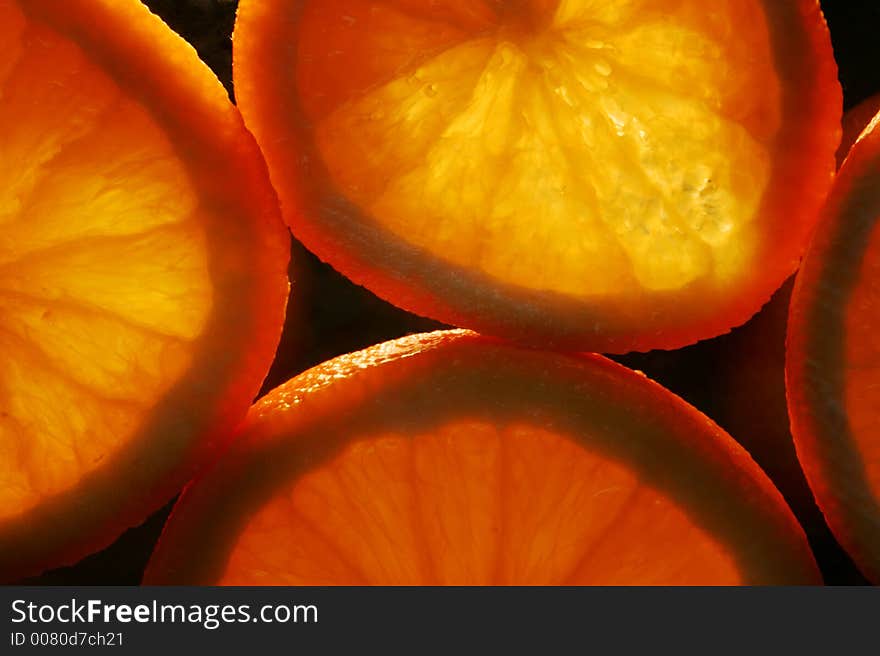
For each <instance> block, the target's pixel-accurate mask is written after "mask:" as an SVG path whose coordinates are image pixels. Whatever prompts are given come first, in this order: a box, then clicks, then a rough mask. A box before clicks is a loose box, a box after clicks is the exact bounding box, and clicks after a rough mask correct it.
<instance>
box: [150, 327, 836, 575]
mask: <svg viewBox="0 0 880 656" xmlns="http://www.w3.org/2000/svg"><path fill="white" fill-rule="evenodd" d="M817 580H818V573H817V570H816V567H815V565H814V563H813V559H812V556H811V554H810V551H809V548H808V546H807V544H806V541H805V539H804V536H803V533H802V532H801V530H800V527H799V526H798V525H797V523H796V522H795V520H794V518H793V516H792V515H791V512H790V511H789V510H788V508H787V507H786V506H785V504H784V502H783V501H782V497H781V496H780V495H779V493H778V492H777V491H776V489H775V488H774V487H773V486H772V484H771V483H770V481H769V480H768V479H767V478H766V477H765V476H764V474H763V473H762V472H761V471H760V470H759V469H758V467H757V465H755V464H754V462H753V461H752V460H751V459H750V458H749V457H748V455H747V454H746V453H745V451H743V450H742V449H741V448H740V447H739V446H737V445H736V443H735V442H733V440H732V439H730V438H729V437H728V436H727V435H725V434H724V433H723V432H722V431H721V430H720V429H719V428H718V427H717V426H715V425H714V424H712V423H711V422H710V421H709V420H708V419H706V417H704V416H702V415H701V414H700V413H698V412H697V411H696V410H694V409H693V408H692V407H690V406H688V405H686V404H685V403H683V402H682V401H681V400H679V399H678V398H676V397H674V396H673V395H672V394H670V393H669V392H667V391H665V390H664V389H663V388H661V387H660V386H658V385H656V384H654V383H652V382H650V381H648V380H647V379H646V378H645V377H644V376H640V375H637V374H635V373H633V372H631V371H629V370H627V369H625V368H623V367H621V366H619V365H616V364H613V363H611V362H609V361H608V360H605V359H603V358H601V357H599V356H589V357H579V356H571V355H561V354H553V353H546V352H539V351H530V350H525V349H518V348H515V347H513V346H507V345H504V344H502V343H499V342H495V341H493V340H490V339H488V338H483V337H479V336H476V335H474V334H472V333H466V332H440V333H431V334H425V335H416V336H412V337H408V338H404V339H401V340H398V341H394V342H388V343H385V344H381V345H379V346H375V347H372V348H370V349H367V350H365V351H361V352H358V353H354V354H352V355H347V356H343V357H341V358H337V359H335V360H332V361H330V362H327V363H325V364H323V365H321V366H319V367H316V368H315V369H312V370H310V371H307V372H306V373H304V374H302V375H301V376H299V377H297V378H295V379H293V380H292V381H290V382H288V383H287V384H285V385H283V386H282V387H280V388H278V389H276V390H275V391H274V392H271V393H270V394H269V395H267V396H266V397H264V398H263V399H262V400H261V401H260V402H259V403H258V404H257V405H256V406H255V407H254V408H253V409H252V410H251V413H250V415H249V417H248V419H247V420H246V422H245V424H244V426H243V428H242V429H241V434H240V436H239V438H238V439H237V440H236V442H234V444H233V445H232V447H231V449H230V451H228V452H227V454H225V456H224V457H223V458H222V459H221V461H220V462H219V463H218V464H217V465H216V467H214V468H213V469H212V470H210V471H209V472H208V473H207V474H206V475H205V476H204V477H203V478H201V479H200V480H197V481H196V482H194V483H193V484H191V485H190V486H189V487H188V488H187V490H186V491H185V492H184V494H183V496H182V497H181V499H180V501H179V502H178V504H177V506H176V507H175V509H174V512H173V514H172V517H171V519H170V520H169V523H168V524H167V526H166V528H165V532H164V534H163V537H162V539H161V541H160V544H159V546H158V548H157V551H156V552H155V554H154V556H153V559H152V561H151V564H150V566H149V569H148V571H147V575H146V578H145V582H147V583H170V584H178V583H187V584H189V583H199V584H290V585H314V584H365V583H370V584H496V583H497V584H562V583H572V584H600V583H608V584H611V583H616V584H634V583H641V584H684V583H693V584H700V583H717V584H737V583H808V582H814V581H817Z"/></svg>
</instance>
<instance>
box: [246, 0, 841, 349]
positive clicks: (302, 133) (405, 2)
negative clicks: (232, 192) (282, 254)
mask: <svg viewBox="0 0 880 656" xmlns="http://www.w3.org/2000/svg"><path fill="white" fill-rule="evenodd" d="M234 77H235V87H236V99H237V101H238V103H239V106H240V107H241V110H242V114H243V115H244V118H245V121H246V123H247V124H248V126H249V127H250V128H251V130H252V131H253V132H254V134H255V136H256V137H257V140H258V142H259V143H260V145H261V147H262V149H263V151H264V153H265V155H266V158H267V162H268V164H269V169H270V175H271V177H272V180H273V182H274V184H275V186H276V188H277V189H278V192H279V195H280V198H281V201H282V211H283V214H284V216H285V218H286V220H287V221H288V223H289V224H290V225H291V227H292V228H293V230H294V232H295V234H296V235H297V236H298V237H299V238H300V239H301V240H302V241H303V242H304V243H305V244H306V246H307V247H309V248H310V249H312V250H313V251H314V252H316V253H317V254H318V255H319V256H320V257H321V258H323V259H324V260H326V261H328V262H329V263H330V264H332V265H333V266H334V267H336V268H338V269H339V270H340V271H341V272H342V273H344V274H346V275H347V276H349V277H350V278H351V279H353V280H354V281H355V282H358V283H360V284H363V285H365V286H367V287H369V288H370V289H371V290H373V291H374V292H376V293H378V294H379V295H381V296H383V297H384V298H386V299H388V300H390V301H392V302H394V303H396V304H398V305H400V306H401V307H404V308H406V309H409V310H411V311H414V312H416V313H419V314H423V315H426V316H430V317H433V318H436V319H439V320H442V321H444V322H446V323H451V324H454V325H459V326H463V327H467V328H472V329H476V330H478V331H480V332H483V333H487V334H495V335H499V336H503V337H508V338H514V339H517V340H524V341H528V342H532V343H537V344H542V345H547V344H552V345H556V346H565V347H574V348H577V349H580V350H591V351H605V352H611V351H613V352H622V351H628V350H633V349H639V350H646V349H649V348H660V347H662V348H673V347H677V346H681V345H683V344H686V343H690V342H693V341H695V340H697V339H700V338H704V337H709V336H712V335H717V334H719V333H721V332H724V331H726V330H729V329H730V328H731V327H732V326H734V325H737V324H740V323H743V322H744V321H745V320H746V319H748V318H749V317H750V316H751V315H752V314H754V313H755V312H756V311H757V310H758V309H759V308H760V306H761V305H762V304H763V303H764V302H766V301H767V299H768V298H769V297H770V295H771V293H772V292H773V291H774V290H775V289H776V288H777V287H778V286H779V285H780V284H781V283H782V281H783V280H784V279H785V278H786V277H787V276H789V275H790V274H791V273H792V272H793V271H794V270H795V268H796V266H797V264H798V261H799V258H800V256H801V255H802V252H803V249H804V246H805V243H806V240H807V237H808V235H809V233H810V230H811V228H812V226H813V223H814V219H815V217H816V214H817V212H818V210H819V208H820V206H821V203H822V201H823V199H824V198H825V196H826V194H827V191H828V188H829V186H830V184H831V179H832V174H833V171H834V152H835V148H836V147H837V145H838V141H839V138H840V113H841V92H840V88H839V84H838V82H837V79H836V66H835V64H834V60H833V57H832V51H831V43H830V39H829V36H828V31H827V29H826V26H825V22H824V19H823V17H822V14H821V12H820V9H819V5H818V2H817V0H718V1H716V2H713V3H712V10H711V11H707V9H706V4H705V2H702V1H697V0H620V1H617V2H595V1H594V0H530V1H528V2H523V1H513V0H507V1H504V0H499V1H489V0H438V1H437V2H430V3H425V2H419V1H413V0H305V1H303V2H287V1H286V0H242V1H241V2H240V4H239V12H238V19H237V23H236V28H235V34H234Z"/></svg>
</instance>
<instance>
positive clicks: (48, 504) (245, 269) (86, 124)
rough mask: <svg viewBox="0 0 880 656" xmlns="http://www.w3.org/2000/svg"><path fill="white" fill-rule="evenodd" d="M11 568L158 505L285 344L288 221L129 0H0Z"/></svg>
mask: <svg viewBox="0 0 880 656" xmlns="http://www.w3.org/2000/svg"><path fill="white" fill-rule="evenodd" d="M0 179H2V183H0V226H2V230H0V360H2V362H3V366H2V369H0V578H2V579H11V578H20V577H23V576H25V575H28V574H31V573H34V572H37V571H39V570H40V569H43V568H45V567H49V566H54V565H60V564H65V563H71V562H73V561H75V560H77V559H78V558H80V557H81V556H83V555H85V554H86V553H89V552H90V551H93V550H95V549H98V548H100V547H103V546H104V545H106V544H107V543H109V542H110V541H111V540H112V539H113V538H115V537H116V536H117V535H118V534H119V533H120V532H121V531H122V530H124V529H125V528H127V527H129V526H131V525H134V524H136V523H138V522H140V521H141V520H143V519H144V518H145V517H146V516H147V514H148V513H149V512H151V511H153V510H155V509H156V508H158V507H159V506H160V505H161V504H163V503H165V502H166V501H167V500H168V499H169V498H170V497H171V496H172V495H173V494H174V493H175V492H176V491H177V490H178V489H179V488H180V486H181V485H182V484H183V483H184V482H185V481H186V480H187V478H188V477H189V476H190V475H191V474H192V472H193V469H194V467H195V466H196V464H197V463H199V462H200V460H201V459H203V458H204V457H206V456H207V455H209V454H211V453H213V452H214V450H215V449H216V448H217V447H218V446H220V443H221V442H222V441H223V440H225V438H226V435H228V432H229V427H230V426H233V425H234V424H236V423H237V422H238V421H239V420H240V418H241V417H242V416H243V415H244V413H245V412H246V410H247V407H248V406H249V404H250V403H251V402H252V399H253V397H254V395H255V394H256V392H257V390H258V389H259V386H260V383H261V381H262V379H263V376H264V375H265V373H266V370H267V369H268V366H269V363H270V361H271V359H272V355H273V352H274V349H275V346H276V344H277V341H278V338H279V335H280V331H281V324H282V320H283V315H284V305H285V300H286V294H287V288H288V285H287V280H286V275H285V269H286V263H287V259H288V244H289V241H288V239H287V235H286V231H285V230H284V227H283V223H282V222H281V221H280V219H279V217H278V210H277V203H276V201H275V198H274V195H273V193H272V190H271V188H270V186H269V183H268V178H267V175H266V171H265V166H264V164H263V162H262V160H261V158H260V155H259V152H258V149H257V147H256V144H255V143H253V140H252V138H251V137H250V136H249V135H248V133H247V132H246V131H245V129H244V127H243V125H242V122H241V119H240V117H239V115H238V113H237V112H236V110H235V109H234V108H233V106H232V105H231V104H230V103H229V101H228V99H227V97H226V94H225V92H224V90H223V88H222V86H221V85H220V83H219V82H218V81H217V79H216V78H215V77H214V76H213V75H212V74H211V73H210V71H209V70H208V69H207V68H206V67H205V66H203V65H202V64H201V63H200V62H199V60H198V58H197V56H196V53H195V51H193V50H192V48H190V47H189V46H188V45H186V44H185V43H184V42H183V41H182V40H181V39H180V38H178V37H177V36H176V35H175V34H174V33H173V32H171V30H169V29H168V28H167V27H166V26H164V25H163V24H162V22H161V21H160V20H159V19H158V18H157V17H155V16H153V15H152V14H151V13H150V12H149V11H148V10H147V9H146V8H145V7H144V6H143V5H142V4H141V3H140V2H136V1H134V0H70V1H65V2H55V1H53V0H27V1H19V0H0Z"/></svg>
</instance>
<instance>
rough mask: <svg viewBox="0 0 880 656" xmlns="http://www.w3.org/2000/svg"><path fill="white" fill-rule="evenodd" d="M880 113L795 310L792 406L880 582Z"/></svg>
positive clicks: (848, 166) (849, 173) (858, 150)
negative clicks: (879, 385) (879, 126)
mask: <svg viewBox="0 0 880 656" xmlns="http://www.w3.org/2000/svg"><path fill="white" fill-rule="evenodd" d="M878 121H880V119H878V118H875V119H874V120H873V122H872V123H871V125H869V127H868V128H867V129H866V131H865V132H863V133H862V136H861V137H860V138H859V140H858V141H857V142H856V144H855V145H854V146H853V147H852V149H851V150H850V151H849V155H848V156H847V158H846V161H845V162H844V164H843V166H842V167H841V170H840V173H839V176H838V180H837V183H836V185H835V189H834V191H833V193H832V195H831V198H830V199H829V202H828V206H827V207H826V209H825V214H824V217H823V221H822V223H821V224H820V227H819V229H818V231H817V233H816V236H815V237H814V240H813V243H812V245H811V247H810V250H809V252H808V255H807V257H806V259H805V261H804V265H803V268H802V270H801V272H800V273H799V274H798V280H797V284H796V286H795V291H794V296H793V298H792V305H791V314H790V318H789V336H788V354H787V363H786V366H787V380H788V397H789V412H790V414H791V419H792V429H793V432H794V436H795V444H796V446H797V449H798V456H799V458H800V460H801V463H802V465H803V467H804V470H805V472H806V474H807V478H808V479H809V481H810V486H811V487H812V489H813V492H814V493H815V495H816V498H817V500H818V502H819V505H820V507H821V508H822V510H823V511H824V513H825V516H826V518H827V520H828V523H829V525H830V526H831V528H832V530H833V531H834V532H835V534H836V535H837V537H838V539H839V540H840V542H841V544H842V545H843V546H844V547H845V548H846V549H847V550H848V551H849V552H850V555H852V556H853V558H854V560H855V561H856V564H857V565H859V567H860V568H861V569H862V571H863V572H864V573H865V575H866V576H867V577H868V578H871V579H872V580H875V581H878V582H880V439H878V433H877V426H878V422H880V411H878V408H880V389H878V385H877V381H878V380H880V341H878V337H877V326H878V325H880V287H878V280H880V129H878V128H877V125H878Z"/></svg>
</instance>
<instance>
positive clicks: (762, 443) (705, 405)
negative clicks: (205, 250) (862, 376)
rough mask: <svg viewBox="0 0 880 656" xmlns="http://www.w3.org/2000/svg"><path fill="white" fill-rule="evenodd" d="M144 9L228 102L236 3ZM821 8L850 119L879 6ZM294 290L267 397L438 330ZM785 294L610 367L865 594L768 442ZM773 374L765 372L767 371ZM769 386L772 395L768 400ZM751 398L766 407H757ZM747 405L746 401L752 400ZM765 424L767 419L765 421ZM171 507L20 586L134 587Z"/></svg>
mask: <svg viewBox="0 0 880 656" xmlns="http://www.w3.org/2000/svg"><path fill="white" fill-rule="evenodd" d="M769 1H771V2H774V1H785V0H769ZM146 4H148V5H149V6H150V8H151V9H152V10H153V11H154V12H156V13H157V14H159V15H160V16H162V17H163V18H164V19H165V21H166V22H167V23H169V25H171V27H172V28H174V30H175V31H177V32H178V33H179V34H181V35H182V36H183V37H184V38H186V39H187V40H188V41H189V42H190V43H191V44H192V45H193V46H195V48H196V49H197V50H198V51H199V54H200V56H201V57H202V59H203V60H204V61H205V62H206V63H207V64H208V65H209V66H211V68H212V69H213V70H214V71H215V72H216V73H217V75H218V77H220V79H221V80H222V81H223V82H224V84H226V85H227V88H228V89H230V92H231V55H232V48H231V43H230V40H229V36H230V34H231V32H232V26H233V22H234V14H235V5H236V3H235V0H147V1H146ZM709 4H711V0H709ZM821 4H822V8H823V10H824V11H825V16H826V19H827V21H828V24H829V27H830V29H831V36H832V40H833V43H834V50H835V56H836V58H837V62H838V66H839V71H840V80H841V83H842V85H843V91H844V103H845V106H846V107H847V108H849V107H852V106H854V105H855V104H857V103H858V102H859V101H861V100H863V99H865V98H867V97H868V96H870V95H873V94H874V93H877V92H880V38H878V34H880V0H823V1H822V3H821ZM291 279H292V280H293V282H294V286H293V294H292V297H291V301H290V307H289V309H288V321H287V325H286V327H285V331H284V335H283V337H282V343H281V346H280V348H279V350H278V354H277V356H276V360H275V363H274V365H273V367H272V370H271V372H270V373H269V376H268V378H267V380H266V384H265V386H264V391H265V390H268V389H271V388H273V387H275V386H277V385H278V384H280V383H282V382H284V381H285V380H287V379H288V378H290V377H291V376H293V375H295V374H297V373H299V372H301V371H303V370H304V369H307V368H308V367H310V366H313V365H315V364H317V363H319V362H322V361H324V360H326V359H328V358H331V357H333V356H335V355H338V354H342V353H347V352H350V351H353V350H357V349H359V348H362V347H365V346H368V345H370V344H374V343H377V342H381V341H384V340H386V339H391V338H394V337H398V336H401V335H405V334H407V333H412V332H420V331H424V330H431V329H435V328H438V327H441V326H440V324H437V323H435V322H432V321H430V320H427V319H423V318H420V317H416V316H414V315H411V314H409V313H406V312H404V311H402V310H399V309H397V308H395V307H394V306H392V305H390V304H388V303H385V302H384V301H381V300H379V299H378V298H376V297H375V296H373V295H372V294H370V293H369V292H367V291H366V290H364V289H363V288H361V287H358V286H356V285H354V284H352V283H350V282H349V281H347V280H346V279H345V278H343V277H342V276H340V275H339V274H337V273H336V272H335V271H333V270H332V269H331V268H330V267H328V266H326V265H324V264H322V263H320V262H319V261H318V260H317V259H316V258H315V257H314V256H312V255H311V254H309V253H308V252H307V251H306V250H305V249H304V248H303V247H302V246H301V245H299V244H298V243H297V242H296V241H294V243H293V253H292V264H291ZM788 287H789V285H787V286H786V288H784V289H783V290H782V291H781V292H779V293H778V294H777V296H776V297H774V300H773V301H772V302H771V304H770V305H769V306H768V307H767V308H766V309H765V311H764V312H762V313H761V314H760V315H758V316H757V317H756V318H755V319H753V320H752V321H751V322H749V324H747V325H746V326H744V327H743V328H740V329H737V330H734V331H733V332H732V333H731V334H729V335H725V336H722V337H719V338H716V339H712V340H707V341H705V342H701V343H699V344H696V345H694V346H691V347H688V348H685V349H680V350H678V351H671V352H662V351H655V352H651V353H647V354H632V355H628V356H623V357H620V358H617V359H618V360H619V361H621V362H623V363H624V364H627V365H629V366H632V367H634V368H637V369H641V370H643V371H645V372H646V373H647V374H648V375H649V376H650V377H652V378H654V379H655V380H657V381H659V382H661V383H662V384H664V385H666V386H667V387H669V388H670V389H672V390H673V391H674V392H676V393H678V394H679V395H681V396H682V397H683V398H685V399H687V400H688V401H690V402H691V403H693V404H694V405H695V406H696V407H698V408H699V409H701V410H702V411H704V412H705V413H706V414H708V415H709V416H710V417H712V418H713V419H715V420H716V421H718V422H719V423H720V424H721V425H722V426H724V427H725V428H726V429H727V430H729V431H730V432H731V433H732V434H733V435H734V437H736V438H737V439H738V440H739V441H740V442H741V443H743V444H744V445H745V446H746V448H748V449H749V450H750V451H751V452H752V454H753V456H754V457H755V459H756V460H758V462H759V463H760V464H761V465H762V466H763V467H764V468H765V469H766V470H767V471H768V473H770V475H771V477H773V478H774V480H776V482H777V484H778V485H779V486H780V488H781V490H782V491H783V493H784V494H785V496H786V497H787V498H788V499H789V501H790V503H791V504H792V506H793V508H794V509H795V512H796V514H797V515H798V517H799V519H800V520H801V522H802V524H803V525H804V527H805V529H806V531H807V534H808V537H809V539H810V541H811V543H812V545H813V548H814V551H815V553H816V557H817V560H818V561H819V564H820V567H821V568H822V571H823V574H824V575H825V579H826V582H827V583H829V584H859V583H864V580H863V579H862V577H861V576H860V575H859V573H858V572H857V571H856V569H855V568H854V567H853V565H852V563H851V562H850V561H849V559H848V557H847V556H846V555H845V554H844V553H843V552H842V550H841V549H840V547H839V546H838V545H837V543H836V542H835V541H834V539H833V538H832V537H831V535H830V533H829V531H828V529H827V527H826V526H825V524H824V522H823V521H822V518H821V514H820V513H819V512H818V510H817V509H816V507H815V505H814V504H813V503H812V499H811V497H810V495H809V492H808V491H807V489H806V483H805V481H804V480H803V477H802V475H801V474H800V472H799V470H798V469H797V466H796V461H795V460H794V451H793V448H792V447H791V444H790V437H788V436H787V435H786V434H785V433H782V434H781V435H780V434H774V431H773V430H772V426H770V424H772V423H773V422H774V421H776V420H777V419H778V421H780V422H782V421H784V418H785V407H784V397H783V396H782V393H781V390H782V368H781V362H782V352H783V340H784V324H783V318H784V312H785V302H786V294H787V288H788ZM750 353H751V354H753V355H750ZM758 358H760V359H761V363H762V364H763V366H764V367H765V375H766V376H769V377H770V378H771V379H772V380H771V382H772V383H773V385H771V386H770V387H771V392H772V393H770V394H768V393H767V392H766V390H754V389H750V388H748V386H746V387H743V386H742V385H740V387H739V388H735V384H733V383H731V382H730V381H729V380H727V379H725V375H726V374H725V372H730V371H737V370H738V369H740V368H747V367H750V366H757V365H758V364H759V363H758ZM768 363H770V368H769V369H767V368H766V367H767V365H768ZM732 385H733V386H734V387H733V388H732ZM774 385H775V387H776V390H775V391H772V388H773V386H774ZM758 394H761V395H762V396H760V397H759V396H756V395H758ZM749 395H753V396H752V397H751V398H749ZM738 397H742V398H741V399H739V400H741V401H742V403H740V404H739V408H740V411H739V413H737V412H731V410H730V405H731V403H730V400H731V399H737V398H738ZM749 406H752V407H760V409H761V411H762V416H763V417H764V419H765V421H763V422H762V421H760V420H758V419H756V420H755V421H751V420H750V417H749V416H747V415H748V412H747V408H748V407H749ZM768 416H769V417H770V418H771V419H769V420H766V417H768ZM777 433H778V431H777ZM771 443H772V444H771ZM170 507H171V504H169V505H168V506H166V507H165V508H164V509H162V510H161V511H159V512H157V513H155V514H154V515H153V516H152V517H151V518H149V519H148V520H147V521H146V522H145V523H144V524H142V525H141V526H138V527H136V528H132V529H130V530H128V531H127V532H126V533H125V534H123V535H122V536H121V537H120V538H119V539H118V540H117V541H116V542H115V543H114V544H113V545H111V546H110V547H108V548H107V549H105V550H104V551H102V552H100V553H97V554H94V555H92V556H90V557H88V558H86V559H85V560H83V561H82V562H80V563H79V564H77V565H76V566H73V567H66V568H61V569H57V570H53V571H50V572H47V573H45V574H43V575H42V576H39V577H35V578H33V579H29V580H27V581H22V583H28V584H39V585H43V584H52V585H66V584H78V585H98V584H103V585H117V584H121V585H131V584H137V583H139V582H140V577H141V574H142V572H143V569H144V566H145V564H146V562H147V560H148V558H149V555H150V552H151V550H152V547H153V545H154V544H155V541H156V539H157V538H158V536H159V533H160V531H161V528H162V525H163V523H164V521H165V518H166V517H167V514H168V511H169V510H170Z"/></svg>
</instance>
